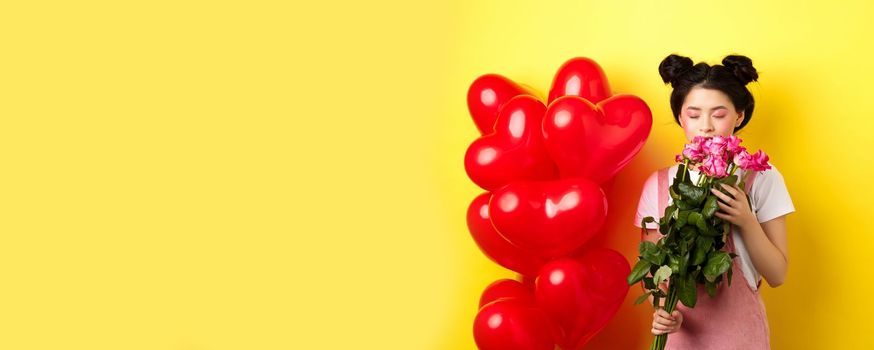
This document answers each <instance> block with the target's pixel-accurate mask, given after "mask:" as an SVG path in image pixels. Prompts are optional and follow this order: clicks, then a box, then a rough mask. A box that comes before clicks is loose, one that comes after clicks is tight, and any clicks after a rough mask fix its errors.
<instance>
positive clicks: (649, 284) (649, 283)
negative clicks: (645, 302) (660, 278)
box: [643, 278, 656, 289]
mask: <svg viewBox="0 0 874 350" xmlns="http://www.w3.org/2000/svg"><path fill="white" fill-rule="evenodd" d="M643 286H644V288H646V289H656V285H655V283H653V281H652V278H644V279H643Z"/></svg>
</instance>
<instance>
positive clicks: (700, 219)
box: [689, 213, 713, 234]
mask: <svg viewBox="0 0 874 350" xmlns="http://www.w3.org/2000/svg"><path fill="white" fill-rule="evenodd" d="M693 214H697V220H696V221H695V227H697V228H698V232H701V233H702V234H708V233H710V232H711V231H713V230H712V229H711V228H710V225H708V224H707V219H705V218H704V215H701V213H692V214H689V216H692V215H693Z"/></svg>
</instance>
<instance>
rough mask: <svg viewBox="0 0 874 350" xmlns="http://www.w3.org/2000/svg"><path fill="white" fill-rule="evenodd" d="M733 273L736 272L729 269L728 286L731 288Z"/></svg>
mask: <svg viewBox="0 0 874 350" xmlns="http://www.w3.org/2000/svg"><path fill="white" fill-rule="evenodd" d="M733 271H734V270H733V269H728V273H727V275H728V286H729V287H731V275H732V272H733Z"/></svg>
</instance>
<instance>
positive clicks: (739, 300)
mask: <svg viewBox="0 0 874 350" xmlns="http://www.w3.org/2000/svg"><path fill="white" fill-rule="evenodd" d="M668 170H669V168H665V169H661V170H659V173H658V181H659V182H658V184H659V187H658V193H659V211H658V212H659V213H664V212H665V208H666V207H667V206H668V201H669V193H668V183H669V181H668V180H669V179H668V176H669V174H668ZM755 177H756V172H753V173H752V174H750V176H749V179H748V180H747V184H746V189H745V190H746V193H750V188H752V183H753V181H754V180H755ZM734 229H735V228H734V227H732V230H734ZM726 250H727V251H729V252H735V250H734V234H732V233H729V234H728V242H726ZM731 268H732V270H733V272H732V277H733V278H732V283H731V286H729V285H728V283H727V276H723V278H722V282H721V283H720V284H719V286H718V288H717V289H716V295H715V296H714V297H713V298H711V297H710V295H708V294H707V290H706V289H705V288H704V285H701V284H699V285H698V300H697V302H696V304H695V307H694V308H688V307H686V306H685V305H683V303H682V302H677V310H679V311H680V312H681V313H682V314H683V324H682V325H681V326H680V329H678V330H677V332H674V333H670V334H669V335H668V341H667V343H666V344H665V349H666V350H766V349H767V350H769V349H770V348H771V346H770V335H769V332H770V328H769V326H768V317H767V315H766V313H765V303H764V301H763V300H762V296H761V294H760V293H759V292H758V288H756V290H753V289H752V288H751V287H750V285H749V283H747V281H746V279H745V278H744V277H743V271H742V270H741V268H740V261H738V258H735V259H733V261H732V265H731ZM761 284H762V281H761V279H760V280H759V283H758V285H759V286H761Z"/></svg>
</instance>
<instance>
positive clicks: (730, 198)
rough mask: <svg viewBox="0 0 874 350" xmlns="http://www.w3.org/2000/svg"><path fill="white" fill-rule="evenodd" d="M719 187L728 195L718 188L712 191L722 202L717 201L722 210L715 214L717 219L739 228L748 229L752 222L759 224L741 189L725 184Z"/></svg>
mask: <svg viewBox="0 0 874 350" xmlns="http://www.w3.org/2000/svg"><path fill="white" fill-rule="evenodd" d="M719 185H720V186H722V188H723V190H725V191H726V192H728V194H725V193H722V191H720V190H718V189H716V188H711V189H710V192H712V193H713V194H714V195H716V197H717V198H719V199H720V201H716V203H717V205H718V206H719V209H720V211H717V212H716V213H715V214H714V215H716V217H718V218H720V219H722V220H725V221H728V222H729V223H731V224H733V225H735V226H739V227H746V225H747V224H749V223H752V222H755V223H758V220H757V219H756V214H753V209H752V208H750V203H749V202H748V200H747V194H746V193H744V191H743V190H741V189H740V187H738V186H737V185H733V186H729V185H727V184H724V183H720V184H719Z"/></svg>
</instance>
